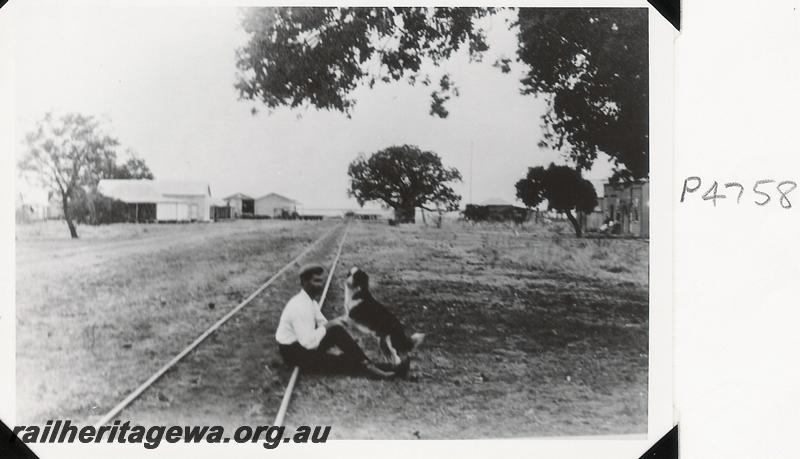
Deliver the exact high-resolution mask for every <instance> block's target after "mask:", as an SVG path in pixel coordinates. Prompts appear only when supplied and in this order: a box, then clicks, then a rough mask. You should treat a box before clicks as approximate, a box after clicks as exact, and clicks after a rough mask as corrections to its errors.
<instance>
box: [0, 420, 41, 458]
mask: <svg viewBox="0 0 800 459" xmlns="http://www.w3.org/2000/svg"><path fill="white" fill-rule="evenodd" d="M0 458H3V459H6V458H7V459H39V456H37V455H36V453H34V452H33V451H31V449H30V448H28V445H26V444H25V443H24V442H23V441H22V440H20V439H19V438H17V437H16V436H15V435H14V432H13V431H12V430H11V428H10V427H9V426H7V425H6V423H5V422H3V421H2V420H0Z"/></svg>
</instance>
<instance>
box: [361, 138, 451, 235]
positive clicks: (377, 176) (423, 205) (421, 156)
mask: <svg viewBox="0 0 800 459" xmlns="http://www.w3.org/2000/svg"><path fill="white" fill-rule="evenodd" d="M347 174H348V175H349V176H350V188H349V189H348V191H347V193H348V195H350V196H351V197H354V198H356V201H358V204H359V205H361V206H363V205H364V204H365V203H366V202H368V201H378V202H381V203H383V204H384V205H386V206H388V207H391V208H392V209H394V211H395V219H396V220H397V221H398V222H400V223H410V222H414V216H415V213H416V209H418V208H419V209H423V210H428V211H451V210H458V204H459V202H460V201H461V196H459V195H458V194H456V192H455V191H453V189H452V188H450V186H449V185H448V183H449V182H453V181H461V173H460V172H459V171H458V170H457V169H455V168H447V167H445V166H443V165H442V159H441V158H440V157H439V155H437V154H436V153H434V152H432V151H422V150H420V149H419V148H417V147H415V146H412V145H402V146H393V147H389V148H385V149H383V150H380V151H378V152H376V153H373V154H372V155H370V156H369V157H366V156H364V155H361V156H359V157H358V158H356V159H355V160H354V161H353V162H352V163H350V167H349V168H348V171H347Z"/></svg>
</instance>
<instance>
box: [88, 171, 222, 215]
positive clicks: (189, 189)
mask: <svg viewBox="0 0 800 459" xmlns="http://www.w3.org/2000/svg"><path fill="white" fill-rule="evenodd" d="M97 189H98V191H99V192H100V193H102V194H103V195H105V196H108V197H109V198H113V199H117V200H119V201H122V202H124V203H126V204H131V205H134V206H136V209H137V212H136V217H135V219H136V221H140V220H141V217H140V215H139V212H138V210H139V206H143V207H144V209H147V211H146V212H145V215H148V219H150V218H151V217H153V216H154V218H155V220H156V221H160V222H166V221H211V187H210V186H209V185H208V183H206V182H199V181H177V180H132V179H131V180H128V179H124V180H123V179H104V180H100V183H99V184H98V185H97ZM153 208H154V212H151V209H153ZM153 214H154V215H153Z"/></svg>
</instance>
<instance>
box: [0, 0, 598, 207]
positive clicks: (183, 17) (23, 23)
mask: <svg viewBox="0 0 800 459" xmlns="http://www.w3.org/2000/svg"><path fill="white" fill-rule="evenodd" d="M57 5H58V4H56V5H52V4H51V5H48V7H47V9H43V8H38V9H28V10H21V11H19V12H20V13H21V14H20V16H18V22H17V23H16V26H15V46H14V49H15V56H14V58H13V62H14V73H15V82H14V84H15V101H14V104H15V111H16V121H17V126H16V135H17V139H22V138H23V136H24V134H25V132H27V131H29V130H30V129H32V127H33V126H34V125H35V122H36V121H37V120H39V119H41V118H42V117H43V115H44V114H45V113H46V112H48V111H51V112H54V113H59V114H60V113H66V112H80V113H83V114H87V115H94V116H97V117H98V118H100V119H102V120H103V122H104V124H103V127H104V129H105V131H106V132H108V133H110V134H112V135H114V136H115V137H117V138H118V139H119V141H120V143H121V152H124V151H125V150H126V149H131V150H133V151H135V152H136V154H137V155H138V156H139V157H141V158H143V159H144V160H145V162H146V163H147V164H148V165H149V167H150V168H151V170H152V171H153V173H154V175H155V176H156V178H157V179H175V180H202V181H206V182H208V183H209V184H210V186H211V192H212V196H213V197H214V199H217V200H218V199H221V198H223V197H225V196H228V195H230V194H233V193H236V192H242V193H245V194H249V195H251V196H254V197H258V196H262V195H264V194H267V193H270V192H277V193H281V194H284V195H286V196H289V197H291V198H293V199H295V200H297V201H299V202H300V203H301V204H302V206H303V207H304V208H309V209H314V208H353V207H356V206H357V204H356V203H355V200H353V199H351V198H348V196H347V193H346V190H347V186H348V177H347V166H348V164H349V163H350V162H351V161H352V160H353V159H355V158H356V157H357V156H358V155H359V154H361V153H363V154H370V153H373V152H375V151H378V150H380V149H383V148H386V147H388V146H391V145H399V144H413V145H417V146H419V147H420V148H422V149H423V150H432V151H434V152H436V153H438V154H439V155H440V156H441V157H442V160H443V163H444V164H445V165H446V166H449V167H456V168H457V169H459V170H460V171H461V173H462V175H463V177H464V180H463V182H461V183H456V184H454V186H453V187H454V189H455V190H456V192H458V193H459V194H461V196H462V197H463V199H462V204H465V203H469V202H474V203H480V202H483V201H486V200H488V199H502V200H505V201H507V202H517V201H516V198H515V196H514V194H515V190H514V183H515V182H516V181H517V180H518V179H520V178H522V177H523V176H524V175H525V173H526V172H527V168H528V167H532V166H537V165H546V164H549V163H550V162H556V163H564V159H563V154H562V153H559V152H555V151H550V150H548V149H543V148H540V147H538V146H537V144H538V142H539V141H540V140H541V137H542V130H541V127H540V123H541V116H542V114H543V113H544V112H545V110H546V105H545V102H544V101H543V100H542V99H537V98H534V97H533V96H523V95H521V94H520V92H519V89H520V85H519V77H520V75H521V71H522V67H520V66H515V67H513V68H512V72H511V73H509V74H502V73H501V72H500V71H499V70H497V69H495V68H493V67H492V66H491V63H492V62H494V60H495V58H496V57H497V56H508V57H513V56H514V55H515V50H516V38H515V36H514V34H513V32H512V31H510V30H508V26H507V25H506V23H505V22H504V21H503V20H502V18H500V17H494V18H490V19H488V20H487V22H486V27H487V29H488V31H489V33H488V38H489V45H490V46H491V50H490V51H489V54H487V56H486V58H485V60H484V62H482V63H469V61H468V59H467V56H466V55H465V54H464V53H462V54H459V55H457V56H454V57H453V58H452V59H450V60H449V61H448V62H447V63H446V64H445V65H444V67H442V68H440V69H434V71H433V75H434V80H436V79H438V78H436V77H435V76H436V75H441V74H442V72H448V73H450V75H451V77H452V80H454V81H455V84H456V86H458V88H459V90H460V97H458V98H455V99H453V100H451V101H450V102H449V104H448V105H447V108H448V110H449V111H450V116H449V117H448V118H447V119H440V118H435V117H431V116H430V115H429V114H428V110H429V106H430V91H431V90H432V88H431V87H424V86H421V85H418V86H416V87H411V86H408V85H407V84H405V83H393V84H388V85H382V86H381V85H376V87H375V89H373V90H369V89H367V88H363V89H358V90H357V91H356V92H355V93H354V96H355V98H356V99H357V104H356V107H355V109H354V111H353V113H352V118H350V119H348V118H347V117H346V116H345V115H344V114H342V113H339V112H328V111H317V110H315V109H310V110H306V109H294V110H290V109H280V110H276V111H274V112H272V113H268V112H267V110H266V109H265V107H262V106H259V105H258V104H257V103H254V102H251V101H241V100H239V99H238V94H237V92H236V91H235V89H234V87H233V84H234V82H235V76H236V67H235V50H236V48H237V47H239V46H240V45H242V44H243V43H244V42H245V40H246V39H247V37H246V35H245V33H244V32H243V31H242V30H241V28H240V27H239V17H240V16H239V12H238V10H237V9H236V8H233V7H220V6H192V7H173V6H170V7H163V6H159V7H153V6H144V7H132V6H108V7H89V6H86V7H75V6H72V7H69V8H66V7H59V6H57ZM253 107H256V108H258V109H259V112H258V113H257V114H256V115H253V114H252V113H251V109H252V108H253ZM22 147H23V145H22V144H21V143H19V148H20V150H18V154H21V153H22V151H23V150H22ZM122 156H123V157H124V154H123V155H122ZM471 158H472V160H471ZM610 171H611V166H610V165H609V164H608V163H607V160H606V159H601V160H599V161H598V162H597V164H596V165H595V167H594V168H593V169H592V170H591V171H589V172H588V173H587V174H585V175H586V177H587V178H589V179H594V180H599V179H605V178H607V177H608V176H609V175H610Z"/></svg>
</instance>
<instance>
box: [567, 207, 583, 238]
mask: <svg viewBox="0 0 800 459" xmlns="http://www.w3.org/2000/svg"><path fill="white" fill-rule="evenodd" d="M566 214H567V218H568V219H569V222H570V223H572V227H573V228H575V236H577V237H581V236H582V234H581V224H580V222H579V221H578V220H577V219H576V218H575V216H574V215H572V211H571V210H568V211H567V212H566Z"/></svg>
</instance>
